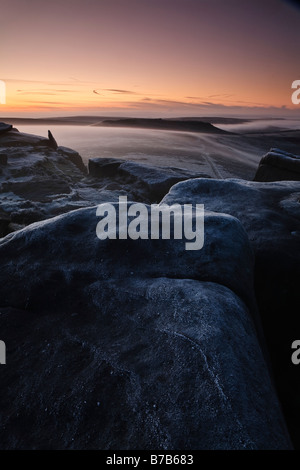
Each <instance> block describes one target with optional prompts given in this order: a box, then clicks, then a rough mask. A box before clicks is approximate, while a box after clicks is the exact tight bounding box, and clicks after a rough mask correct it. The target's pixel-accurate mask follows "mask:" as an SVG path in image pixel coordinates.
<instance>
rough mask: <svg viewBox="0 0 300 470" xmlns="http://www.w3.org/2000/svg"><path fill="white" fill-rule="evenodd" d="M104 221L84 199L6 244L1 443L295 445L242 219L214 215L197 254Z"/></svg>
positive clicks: (0, 292) (0, 289)
mask: <svg viewBox="0 0 300 470" xmlns="http://www.w3.org/2000/svg"><path fill="white" fill-rule="evenodd" d="M97 221H98V219H97V217H96V208H95V207H94V208H88V209H79V210H77V211H72V212H69V213H68V214H65V215H60V216H57V217H56V218H54V219H52V220H48V221H43V222H38V223H35V224H32V225H30V226H28V227H26V228H24V229H23V230H20V231H18V232H15V233H11V234H9V235H7V236H6V237H5V238H3V239H2V241H1V243H0V257H1V260H2V269H1V282H0V298H1V303H2V307H1V309H0V312H1V315H0V318H1V324H2V327H1V334H2V336H3V338H6V339H7V344H8V345H9V351H8V356H7V363H9V367H8V366H6V367H5V369H1V374H2V379H1V388H2V400H1V402H0V417H1V427H0V442H1V447H2V448H56V449H60V448H63V449H68V448H73V449H89V448H95V449H176V450H180V449H287V448H290V441H289V438H288V436H287V432H286V428H285V423H284V420H283V417H282V414H281V410H280V407H279V404H278V400H277V397H276V393H275V391H274V387H273V384H272V382H271V379H270V375H269V371H268V367H267V365H266V361H265V359H264V356H263V353H262V350H261V347H260V344H259V341H258V338H257V331H256V329H255V326H254V322H253V314H254V312H255V300H254V294H253V279H252V274H253V253H252V250H251V247H250V245H249V241H248V238H247V235H246V233H245V231H244V229H243V227H242V226H241V224H240V222H239V221H238V220H237V219H236V218H234V217H231V216H228V215H222V214H216V213H207V216H206V220H205V227H206V229H205V230H206V235H207V239H206V242H205V248H203V250H199V251H193V252H192V251H186V250H185V245H184V240H172V239H171V240H162V239H159V240H151V239H149V240H130V239H128V240H108V239H107V240H99V239H98V238H97V237H96V233H95V229H96V223H97ZM229 260H230V262H229ZM12 285H13V286H14V289H12Z"/></svg>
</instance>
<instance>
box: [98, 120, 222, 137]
mask: <svg viewBox="0 0 300 470" xmlns="http://www.w3.org/2000/svg"><path fill="white" fill-rule="evenodd" d="M99 125H100V126H109V127H111V126H114V127H134V128H147V129H159V130H170V131H185V132H207V133H215V134H229V132H227V131H224V130H222V129H219V128H218V127H215V126H214V125H212V124H210V123H209V122H203V121H198V120H194V121H188V120H180V119H178V120H175V119H144V118H129V119H128V118H121V119H114V120H111V119H105V120H104V121H102V122H101V123H99Z"/></svg>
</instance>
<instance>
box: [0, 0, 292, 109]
mask: <svg viewBox="0 0 300 470" xmlns="http://www.w3.org/2000/svg"><path fill="white" fill-rule="evenodd" d="M295 5H296V3H294V2H289V1H283V0H251V1H248V0H51V1H48V0H47V1H44V0H9V1H6V2H2V5H1V10H0V80H1V81H2V82H4V83H5V86H6V102H5V104H0V115H2V116H9V117H12V116H14V117H19V116H28V117H41V116H43V117H44V116H69V115H99V116H102V115H103V116H109V115H116V116H145V117H158V116H159V117H167V116H172V117H175V116H213V115H215V116H220V115H221V116H223V115H224V116H225V115H230V116H258V117H259V116H270V117H280V116H297V117H300V104H299V105H295V104H293V103H292V100H291V95H292V92H293V90H292V89H291V85H292V82H293V81H295V80H297V79H298V80H299V79H300V69H299V62H300V61H299V56H300V27H299V25H300V8H298V7H297V6H295Z"/></svg>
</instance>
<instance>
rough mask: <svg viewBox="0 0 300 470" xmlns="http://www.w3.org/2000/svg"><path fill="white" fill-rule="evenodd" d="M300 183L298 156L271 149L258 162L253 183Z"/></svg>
mask: <svg viewBox="0 0 300 470" xmlns="http://www.w3.org/2000/svg"><path fill="white" fill-rule="evenodd" d="M284 180H285V181H300V156H299V155H293V154H291V153H288V152H283V151H282V150H279V149H271V150H270V151H269V152H268V153H267V154H266V155H265V156H264V157H263V158H262V159H261V161H260V163H259V167H258V169H257V172H256V174H255V177H254V181H284Z"/></svg>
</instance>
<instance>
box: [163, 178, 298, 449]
mask: <svg viewBox="0 0 300 470" xmlns="http://www.w3.org/2000/svg"><path fill="white" fill-rule="evenodd" d="M178 201H180V202H181V203H182V204H185V203H194V204H195V203H203V204H204V207H205V209H206V210H212V211H217V212H223V213H226V214H230V215H232V216H234V217H237V218H238V219H239V220H240V222H241V223H242V225H243V227H244V228H245V230H246V232H247V234H248V237H249V240H250V242H251V245H252V247H253V250H254V253H255V291H256V299H257V302H258V307H259V312H260V316H261V319H262V323H263V327H264V332H265V337H266V341H267V345H268V348H269V351H270V355H271V361H272V365H273V371H274V376H275V379H276V384H277V388H278V391H279V394H280V398H281V401H282V404H283V408H284V411H285V413H286V417H287V420H288V424H289V429H290V430H291V433H292V436H293V439H294V442H295V445H297V446H299V442H300V434H299V431H298V429H299V428H298V423H299V419H300V405H299V399H298V397H299V390H300V380H299V373H298V370H297V367H296V366H295V365H293V364H292V362H291V354H292V349H291V345H292V343H293V341H294V340H295V339H298V336H299V331H300V318H299V305H300V289H299V285H300V183H299V182H292V181H282V182H276V183H271V182H270V183H259V182H249V181H242V180H235V179H233V180H223V181H219V180H205V179H203V180H200V179H199V180H193V181H187V182H183V183H179V184H177V185H175V186H174V187H173V188H172V189H171V190H170V192H169V194H168V195H167V196H166V197H165V198H164V202H166V203H168V204H171V203H172V204H173V203H176V202H178Z"/></svg>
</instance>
